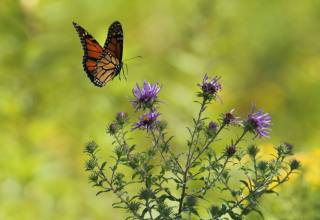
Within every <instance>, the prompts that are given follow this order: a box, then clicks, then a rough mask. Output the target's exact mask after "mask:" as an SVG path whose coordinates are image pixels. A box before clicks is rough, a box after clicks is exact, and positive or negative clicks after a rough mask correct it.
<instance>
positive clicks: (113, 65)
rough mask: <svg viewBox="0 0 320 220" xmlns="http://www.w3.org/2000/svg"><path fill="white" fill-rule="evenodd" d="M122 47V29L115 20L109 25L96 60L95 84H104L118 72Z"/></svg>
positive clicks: (120, 66)
mask: <svg viewBox="0 0 320 220" xmlns="http://www.w3.org/2000/svg"><path fill="white" fill-rule="evenodd" d="M122 49H123V31H122V27H121V24H120V22H118V21H115V22H113V23H112V24H111V25H110V27H109V30H108V36H107V39H106V42H105V44H104V47H103V53H102V56H101V59H100V60H98V61H97V74H96V80H95V81H96V83H97V84H101V85H105V84H106V83H107V82H108V81H110V80H112V79H113V78H114V77H115V76H117V75H118V74H119V73H120V71H121V68H122Z"/></svg>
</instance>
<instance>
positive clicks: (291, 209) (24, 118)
mask: <svg viewBox="0 0 320 220" xmlns="http://www.w3.org/2000/svg"><path fill="white" fill-rule="evenodd" d="M114 20H119V21H121V23H122V25H123V28H124V58H130V57H134V56H137V55H141V56H143V59H142V60H139V59H137V60H134V61H129V62H128V66H129V75H128V80H127V81H123V80H122V81H119V80H118V79H115V80H114V81H112V82H111V83H109V84H108V85H107V86H105V87H104V88H102V89H100V88H97V87H94V86H93V85H92V84H91V83H90V82H89V80H88V79H87V77H86V76H85V73H84V71H83V69H82V64H81V62H82V60H81V59H82V54H83V51H82V48H81V45H80V41H79V39H78V36H77V33H76V32H75V30H74V28H73V27H72V24H71V22H72V21H76V22H78V23H79V24H81V25H82V26H83V27H85V28H86V29H87V30H88V31H89V32H90V33H91V34H92V35H93V36H95V37H96V39H97V40H98V41H99V42H100V43H101V44H103V43H104V40H105V38H106V32H107V28H108V26H109V25H110V24H111V23H112V22H113V21H114ZM319 20H320V1H317V0H314V1H313V0H310V1H284V0H283V1H282V0H269V1H253V0H248V1H239V0H229V1H225V0H220V1H218V0H217V1H210V0H207V1H205V0H204V1H185V0H177V1H170V0H161V1H142V0H137V1H129V0H127V1H124V0H120V1H105V0H97V1H91V0H87V1H85V0H82V1H77V0H73V1H62V0H20V1H16V0H0V33H1V34H0V50H1V53H0V77H1V78H0V146H1V151H0V219H1V220H2V219H3V220H7V219H19V220H24V219H62V220H64V219H66V220H73V219H81V220H85V219H86V220H87V219H115V220H118V219H119V220H120V219H124V218H125V216H126V215H125V213H124V212H123V211H121V210H114V209H112V208H111V204H112V202H115V201H116V198H115V197H114V196H113V195H111V194H104V195H100V196H98V197H96V196H95V192H96V190H95V189H92V188H91V187H90V186H89V184H88V181H87V173H85V171H84V161H85V159H86V157H85V155H84V154H83V146H84V144H85V143H86V142H87V141H89V140H96V141H97V142H98V143H99V144H100V145H101V146H103V147H104V149H105V153H106V154H108V153H110V152H111V151H112V148H111V140H110V139H109V137H107V136H106V135H105V126H106V124H107V123H108V122H109V121H110V120H112V119H113V117H114V115H115V114H116V112H118V111H120V110H125V111H127V112H129V113H130V114H131V118H132V121H133V120H135V118H136V117H137V114H133V112H132V109H131V107H130V103H129V102H128V100H129V99H130V96H131V88H132V86H133V85H134V84H135V82H141V81H142V80H143V79H146V80H149V81H151V82H159V83H161V84H162V85H163V87H162V92H161V94H160V98H161V99H162V100H163V101H164V102H163V104H162V106H161V112H162V113H163V114H162V118H164V119H166V120H168V122H169V129H170V132H171V133H172V134H173V135H174V136H175V137H176V138H175V141H174V143H176V144H177V145H178V144H182V143H184V141H185V139H186V134H187V132H186V129H185V127H186V126H187V125H190V123H191V121H190V118H191V117H192V116H193V115H194V114H195V113H196V110H197V107H198V106H197V105H196V104H193V103H192V101H194V100H195V99H196V97H195V92H196V91H197V87H196V84H197V82H199V81H200V80H201V78H202V76H203V74H204V73H205V72H208V73H209V74H210V75H215V74H216V75H220V76H222V83H223V87H224V89H223V92H222V94H221V99H222V100H223V101H221V102H218V103H216V104H213V105H212V106H211V107H210V109H209V113H208V116H210V117H211V116H212V117H213V118H215V117H217V116H218V115H219V113H220V112H223V111H227V110H229V109H231V108H234V107H235V108H236V109H237V112H238V113H239V114H240V115H242V116H245V115H246V113H247V112H248V111H249V109H250V106H251V103H256V104H257V106H258V107H263V108H264V109H265V110H266V111H268V112H270V113H271V114H272V116H273V133H272V138H271V139H268V140H259V141H258V142H259V143H260V144H261V146H262V147H263V149H264V151H265V152H266V153H270V150H269V149H270V148H271V147H272V146H273V145H275V144H277V143H279V142H281V141H288V142H290V143H293V144H294V145H295V149H296V151H297V157H298V159H299V160H301V161H302V163H303V165H304V166H303V172H302V173H301V175H300V176H299V177H296V178H293V180H292V181H290V183H288V184H286V185H285V186H284V187H282V188H281V189H280V191H281V193H280V196H275V195H270V196H269V195H268V196H266V197H264V200H263V201H262V203H261V206H262V210H263V212H264V214H265V218H266V219H290V220H291V219H294V220H295V219H297V220H298V219H320V211H319V210H320V202H319V196H320V173H319V169H320V162H319V160H320V159H319V158H320V146H319V140H320V126H319V124H320V123H319V122H320V114H319V112H320V100H319V98H320V28H319ZM176 150H177V151H179V150H180V151H182V150H183V148H179V149H176ZM248 219H261V218H259V216H257V215H255V214H252V215H250V216H249V217H248Z"/></svg>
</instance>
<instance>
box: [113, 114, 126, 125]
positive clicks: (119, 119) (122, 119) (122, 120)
mask: <svg viewBox="0 0 320 220" xmlns="http://www.w3.org/2000/svg"><path fill="white" fill-rule="evenodd" d="M127 120H128V115H127V113H125V112H118V114H117V116H116V121H117V122H118V123H119V124H120V125H123V124H124V123H125V122H126V121H127Z"/></svg>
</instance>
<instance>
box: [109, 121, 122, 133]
mask: <svg viewBox="0 0 320 220" xmlns="http://www.w3.org/2000/svg"><path fill="white" fill-rule="evenodd" d="M118 130H119V127H118V125H117V124H116V123H111V124H109V125H108V127H107V133H109V134H110V135H115V134H116V133H117V132H118Z"/></svg>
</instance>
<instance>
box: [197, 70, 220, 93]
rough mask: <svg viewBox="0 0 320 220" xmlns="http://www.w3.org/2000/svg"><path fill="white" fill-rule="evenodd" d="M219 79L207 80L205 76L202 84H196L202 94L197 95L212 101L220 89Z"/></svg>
mask: <svg viewBox="0 0 320 220" xmlns="http://www.w3.org/2000/svg"><path fill="white" fill-rule="evenodd" d="M219 79H220V77H217V76H215V77H213V78H209V77H208V75H207V74H205V75H204V77H203V80H202V84H198V86H200V87H201V90H202V92H200V93H199V94H198V95H199V96H201V97H204V98H207V99H212V98H214V97H215V96H216V95H217V92H219V91H220V90H221V89H222V87H221V84H220V83H219Z"/></svg>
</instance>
